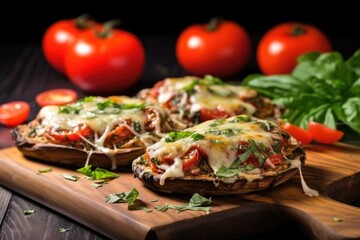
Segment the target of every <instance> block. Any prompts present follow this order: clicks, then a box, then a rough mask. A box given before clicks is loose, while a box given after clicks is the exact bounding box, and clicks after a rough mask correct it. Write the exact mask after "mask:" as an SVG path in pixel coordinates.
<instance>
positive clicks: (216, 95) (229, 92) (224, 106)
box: [158, 77, 257, 115]
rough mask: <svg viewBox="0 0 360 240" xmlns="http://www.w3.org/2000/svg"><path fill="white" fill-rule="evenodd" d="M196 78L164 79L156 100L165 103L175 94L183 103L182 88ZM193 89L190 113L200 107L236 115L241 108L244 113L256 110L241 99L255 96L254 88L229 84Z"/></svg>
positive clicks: (197, 86) (184, 95)
mask: <svg viewBox="0 0 360 240" xmlns="http://www.w3.org/2000/svg"><path fill="white" fill-rule="evenodd" d="M196 79H197V78H196V77H185V78H167V79H165V80H164V85H163V86H161V87H160V88H159V96H158V101H159V102H160V103H166V102H167V101H169V100H170V99H171V98H172V97H173V96H175V95H183V97H182V100H181V102H182V104H183V103H184V98H187V97H188V96H187V93H186V92H185V90H184V89H185V88H186V87H187V86H189V85H191V84H192V83H193V81H194V80H196ZM194 90H195V91H194V92H193V93H192V94H191V96H189V97H190V105H191V110H190V111H191V113H192V114H194V113H195V112H198V111H200V109H202V108H207V109H220V110H223V111H226V112H227V113H229V114H230V115H237V114H238V113H239V110H242V111H241V112H242V113H244V114H250V115H252V114H254V113H255V111H256V108H255V107H254V106H253V105H251V104H249V103H247V102H244V101H242V100H241V99H242V98H251V97H255V96H257V93H256V91H255V90H252V89H249V88H246V87H242V86H236V85H230V84H224V85H210V86H205V85H196V86H195V87H194ZM180 107H181V106H180Z"/></svg>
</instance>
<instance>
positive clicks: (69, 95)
mask: <svg viewBox="0 0 360 240" xmlns="http://www.w3.org/2000/svg"><path fill="white" fill-rule="evenodd" d="M76 100H77V93H76V92H75V91H74V90H71V89H65V88H59V89H51V90H47V91H45V92H42V93H39V94H38V95H37V96H36V98H35V101H36V103H37V104H38V105H39V106H40V107H44V106H47V105H65V104H67V103H72V102H75V101H76Z"/></svg>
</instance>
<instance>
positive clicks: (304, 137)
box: [281, 123, 313, 144]
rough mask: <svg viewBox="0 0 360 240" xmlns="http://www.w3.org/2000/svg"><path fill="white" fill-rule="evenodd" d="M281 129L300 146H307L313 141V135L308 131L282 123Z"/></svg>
mask: <svg viewBox="0 0 360 240" xmlns="http://www.w3.org/2000/svg"><path fill="white" fill-rule="evenodd" d="M281 128H282V129H283V130H284V131H285V132H287V133H289V134H290V135H291V136H293V137H294V138H295V139H296V140H298V141H299V142H301V143H302V144H309V143H310V142H311V141H312V140H313V135H312V134H311V133H310V132H309V131H307V130H305V129H303V128H301V127H298V126H296V125H293V124H290V123H284V124H282V125H281Z"/></svg>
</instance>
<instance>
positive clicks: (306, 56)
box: [297, 52, 321, 63]
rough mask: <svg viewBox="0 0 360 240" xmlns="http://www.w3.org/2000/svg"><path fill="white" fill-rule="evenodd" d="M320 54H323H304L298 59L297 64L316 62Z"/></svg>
mask: <svg viewBox="0 0 360 240" xmlns="http://www.w3.org/2000/svg"><path fill="white" fill-rule="evenodd" d="M320 54H321V53H320V52H309V53H306V54H303V55H301V56H300V57H298V58H297V62H298V63H301V62H306V61H310V62H314V61H315V60H316V59H317V58H318V57H319V56H320Z"/></svg>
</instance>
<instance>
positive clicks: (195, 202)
mask: <svg viewBox="0 0 360 240" xmlns="http://www.w3.org/2000/svg"><path fill="white" fill-rule="evenodd" d="M210 204H211V198H205V197H203V196H201V195H200V194H198V193H195V194H194V195H193V196H192V197H191V199H190V201H189V204H187V205H174V204H168V203H166V204H165V205H162V206H161V205H157V206H156V207H155V209H156V210H158V211H161V212H165V211H167V210H168V209H169V208H172V209H175V210H176V212H182V211H186V210H192V211H203V212H206V214H209V213H210V210H211V207H210V206H209V205H210Z"/></svg>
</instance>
